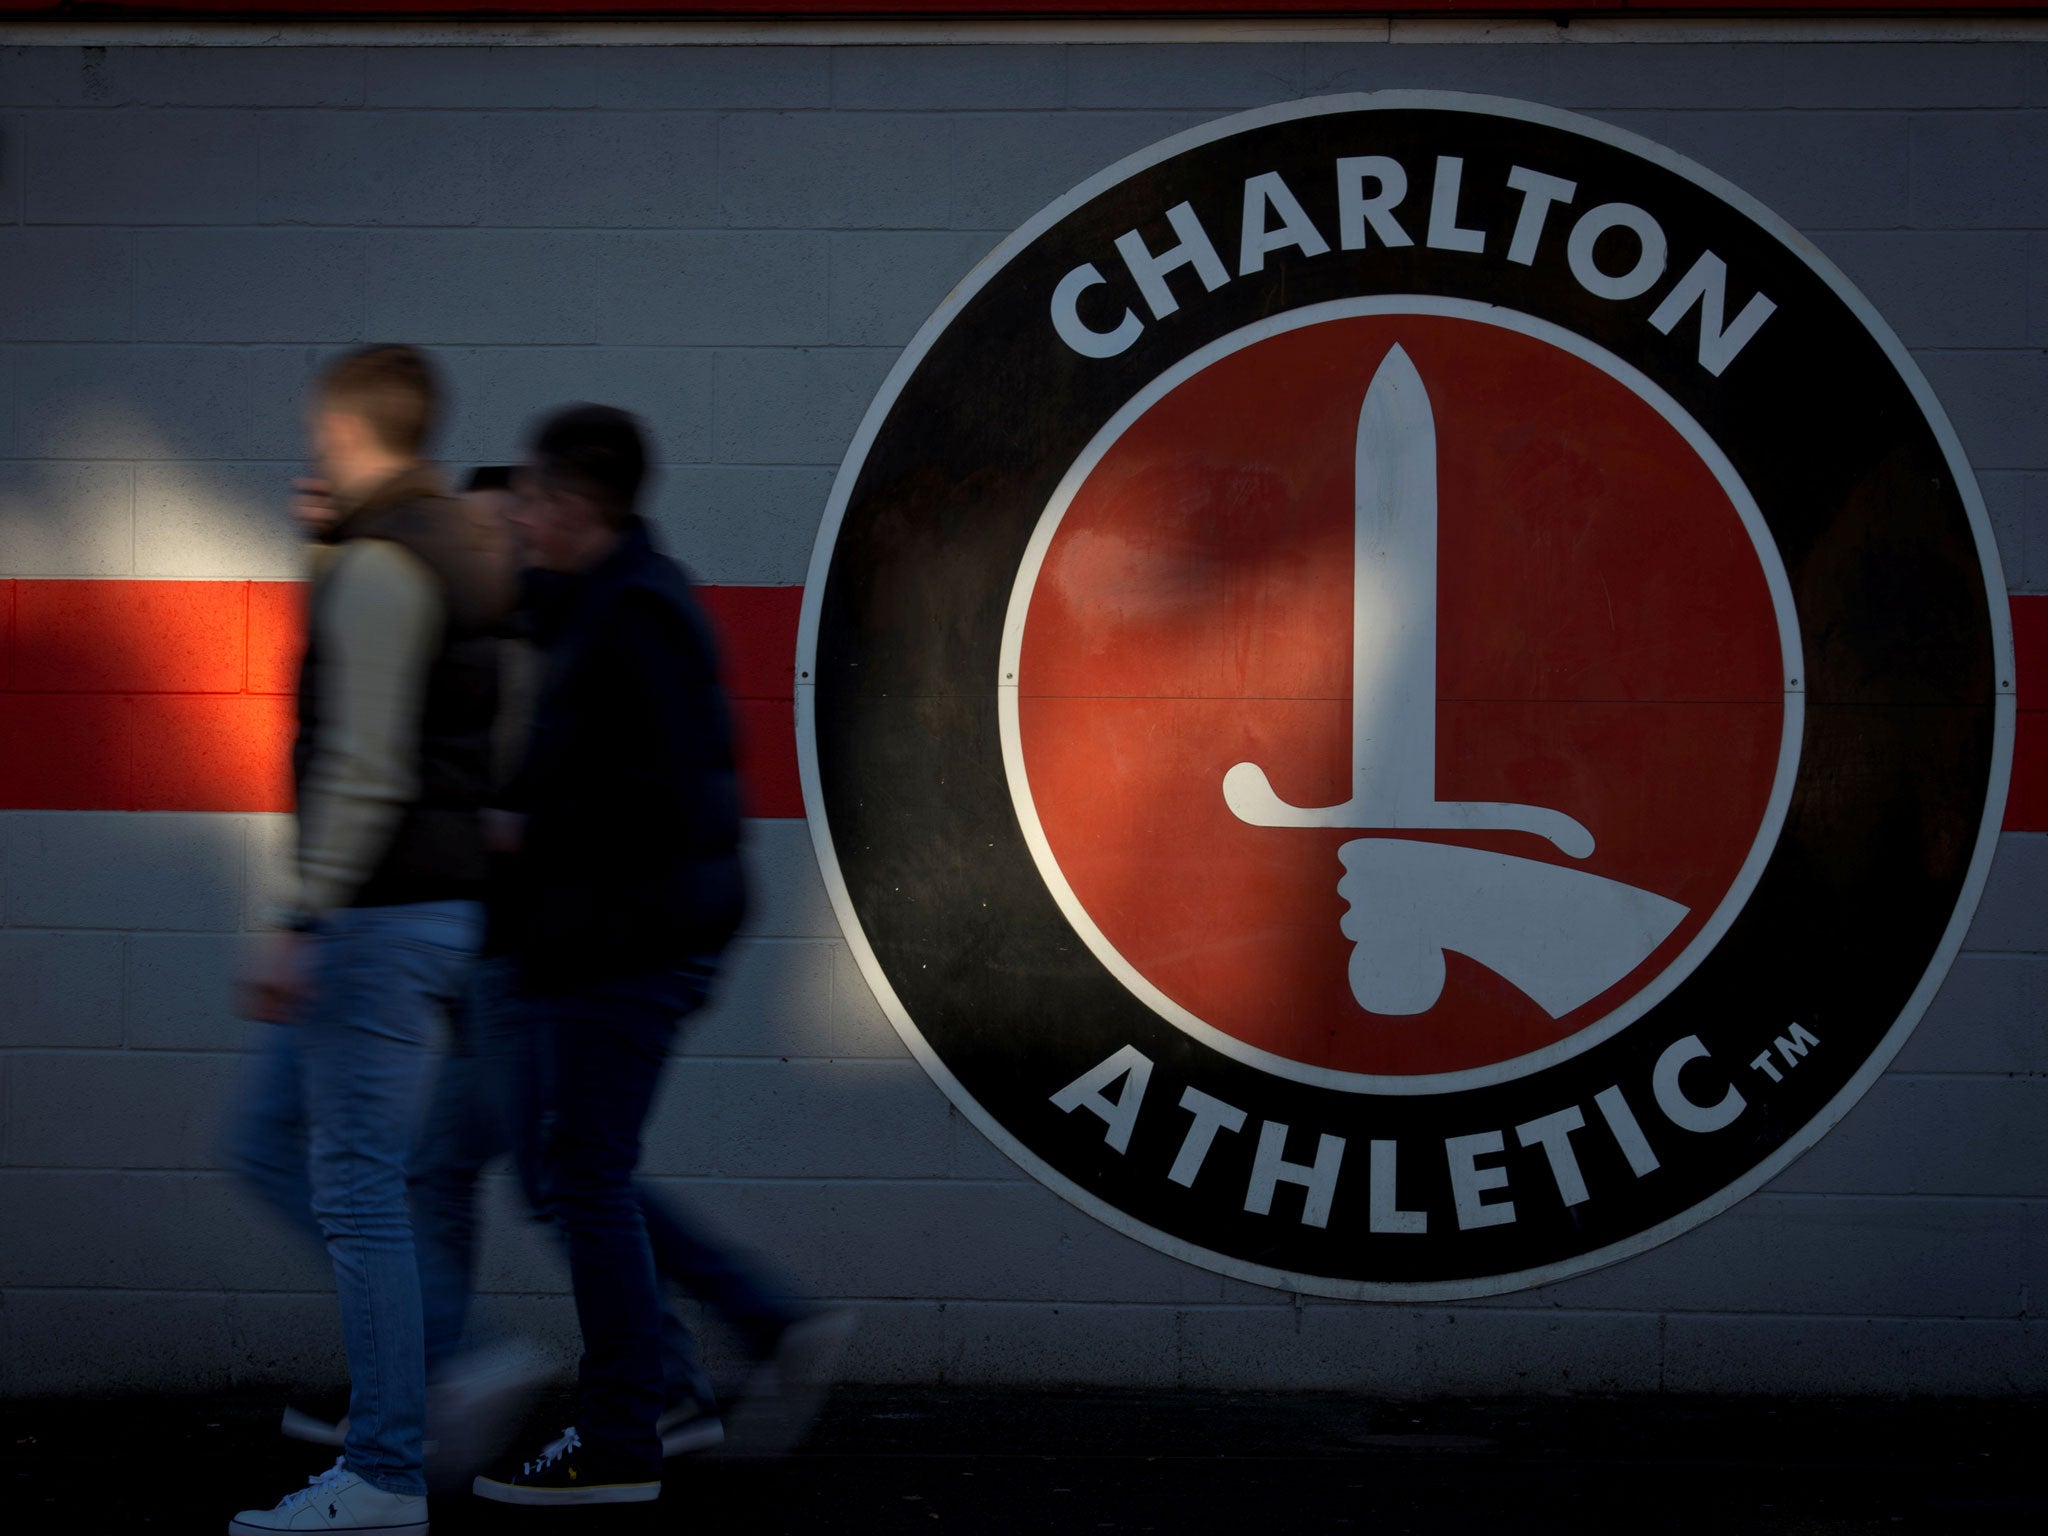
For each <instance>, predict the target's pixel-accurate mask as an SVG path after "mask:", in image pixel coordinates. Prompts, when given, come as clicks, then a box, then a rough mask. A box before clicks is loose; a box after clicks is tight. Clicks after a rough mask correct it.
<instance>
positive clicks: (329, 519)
mask: <svg viewBox="0 0 2048 1536" xmlns="http://www.w3.org/2000/svg"><path fill="white" fill-rule="evenodd" d="M292 521H294V522H295V523H297V524H298V525H299V531H300V532H301V533H303V534H305V535H306V537H307V538H309V539H317V538H319V537H320V535H321V534H323V533H325V532H326V531H327V530H328V528H329V527H331V526H332V525H333V523H334V487H333V486H332V485H330V484H328V482H327V481H325V480H313V479H305V480H294V481H293V482H292Z"/></svg>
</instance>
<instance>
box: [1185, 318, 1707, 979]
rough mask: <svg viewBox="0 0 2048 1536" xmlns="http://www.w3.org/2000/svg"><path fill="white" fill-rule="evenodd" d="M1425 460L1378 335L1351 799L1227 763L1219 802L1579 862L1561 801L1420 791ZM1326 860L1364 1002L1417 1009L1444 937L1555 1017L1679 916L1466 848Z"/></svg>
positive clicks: (1430, 568) (1432, 461) (1555, 869)
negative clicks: (1334, 869) (1336, 800)
mask: <svg viewBox="0 0 2048 1536" xmlns="http://www.w3.org/2000/svg"><path fill="white" fill-rule="evenodd" d="M1436 461H1437V449H1436V419H1435V416H1434V415H1433V414H1432V412H1431V410H1430V405H1429V396H1428V394H1427V393H1426V392H1425V390H1424V389H1423V385H1422V376H1421V375H1420V374H1419V373H1417V372H1416V371H1415V364H1414V363H1413V362H1411V361H1410V360H1409V357H1408V354H1407V353H1406V352H1404V351H1402V350H1401V348H1400V347H1398V346H1397V347H1394V348H1392V349H1391V350H1389V351H1388V353H1387V355H1386V357H1385V358H1384V359H1383V360H1382V361H1381V363H1380V366H1379V371H1378V372H1376V373H1375V374H1374V375H1373V379H1372V383H1371V384H1370V385H1369V386H1367V388H1366V392H1365V403H1364V405H1363V406H1362V407H1360V409H1359V412H1358V446H1357V460H1356V477H1355V480H1354V482H1353V485H1354V490H1353V545H1352V551H1353V561H1352V573H1353V574H1352V593H1351V798H1350V799H1349V800H1347V801H1345V802H1344V803H1343V804H1342V805H1330V806H1296V805H1290V804H1288V803H1287V802H1286V801H1284V800H1282V799H1281V798H1280V796H1279V795H1278V794H1276V793H1275V792H1274V790H1273V785H1272V781H1271V780H1270V779H1268V778H1267V776H1266V772H1265V770H1264V769H1263V768H1260V767H1259V766H1258V765H1257V764H1254V763H1239V764H1237V765H1236V766H1235V767H1233V768H1232V769H1231V770H1230V771H1229V772H1228V773H1226V774H1225V775H1224V776H1223V798H1224V802H1225V803H1226V804H1227V805H1228V806H1229V807H1230V809H1231V811H1232V812H1233V813H1234V814H1235V815H1236V816H1237V817H1238V819H1239V820H1241V821H1244V822H1247V823H1249V824H1250V825H1252V826H1255V827H1342V828H1356V829H1358V830H1361V831H1363V830H1367V829H1371V830H1373V831H1376V832H1528V833H1533V834H1534V835H1536V836H1538V837H1541V838H1545V839H1547V840H1548V841H1550V842H1551V843H1552V844H1554V845H1555V846H1556V847H1557V849H1558V851H1559V852H1561V853H1563V854H1565V855H1566V856H1567V857H1570V858H1574V859H1583V858H1585V857H1586V856H1587V855H1588V854H1590V853H1591V852H1592V851H1593V834H1592V833H1590V832H1588V831H1587V830H1586V829H1585V827H1583V826H1582V825H1580V824H1579V822H1577V821H1576V820H1574V819H1573V818H1572V817H1570V816H1568V815H1566V814H1565V813H1564V812H1562V811H1556V810H1550V809H1548V808H1546V807H1543V806H1537V805H1514V804H1509V803H1506V802H1501V801H1486V800H1439V799H1437V797H1436V635H1437V617H1436V597H1437V580H1436V566H1437V506H1436V502H1437V497H1436ZM1340 857H1341V858H1342V861H1343V864H1344V867H1345V870H1346V874H1345V876H1344V878H1343V879H1342V880H1341V881H1339V883H1338V887H1337V888H1338V892H1339V894H1340V895H1342V896H1343V897H1344V898H1345V899H1346V900H1347V901H1349V902H1350V903H1351V906H1352V910H1351V911H1350V912H1349V913H1348V914H1347V915H1346V917H1345V919H1344V924H1343V932H1344V936H1345V937H1346V938H1348V939H1351V940H1353V941H1354V943H1355V944H1356V946H1357V947H1356V948H1355V949H1354V950H1353V952H1352V958H1351V970H1350V976H1351V989H1352V993H1353V995H1354V996H1356V998H1357V999H1358V1002H1359V1005H1360V1006H1361V1007H1364V1008H1368V1009H1370V1010H1371V1011H1373V1012H1375V1013H1421V1012H1424V1011H1426V1010H1427V1009H1429V1008H1430V1007H1432V1006H1434V1004H1435V1002H1436V1000H1437V998H1438V996H1439V995H1440V994H1441V992H1442V989H1443V980H1444V962H1443V950H1444V949H1446V948H1450V949H1456V950H1458V951H1459V952H1460V953H1465V954H1470V955H1471V956H1472V957H1473V958H1474V959H1476V960H1478V961H1479V962H1480V963H1481V964H1483V965H1486V966H1488V968H1489V969H1492V970H1494V971H1497V972H1498V973H1499V974H1500V975H1502V976H1504V977H1506V978H1507V979H1508V980H1509V981H1511V982H1513V983H1514V984H1515V985H1516V986H1518V987H1520V988H1521V989H1522V990H1523V991H1524V992H1526V993H1528V994H1529V995H1530V996H1531V997H1533V998H1535V999H1536V1001H1537V1002H1538V1003H1540V1004H1542V1005H1543V1007H1544V1008H1545V1009H1546V1010H1547V1011H1549V1012H1550V1013H1551V1014H1552V1016H1553V1017H1561V1016H1562V1015H1563V1014H1565V1013H1568V1012H1570V1011H1571V1010H1572V1009H1573V1008H1576V1007H1578V1006H1580V1004H1582V1003H1584V1002H1586V1001H1589V1000H1590V999H1591V998H1593V997H1595V996H1597V995H1598V994H1599V993H1601V992H1603V991H1605V990H1606V989H1607V988H1608V987H1610V986H1612V985H1614V983H1615V982H1617V981H1619V980H1620V979H1621V978H1622V977H1623V976H1626V975H1627V974H1628V973H1629V972H1630V971H1632V970H1634V969H1635V968H1636V966H1638V965H1640V964H1641V963H1642V962H1643V960H1644V959H1646V958H1647V957H1648V956H1649V954H1650V952H1651V951H1652V950H1654V949H1655V948H1656V947H1657V946H1658V945H1659V944H1661V943H1662V942H1663V941H1664V939H1665V938H1666V937H1667V936H1668V935H1669V934H1670V933H1671V931H1672V930H1673V929H1675V928H1676V927H1677V926H1678V923H1679V922H1680V920H1681V919H1682V918H1683V917H1684V916H1685V912H1686V909H1685V908H1684V907H1682V906H1680V905H1678V904H1677V903H1675V902H1671V901H1666V900H1665V899H1664V898H1663V897H1661V896H1657V895H1653V894H1652V893H1650V892H1648V891H1642V890H1638V889H1637V888H1636V887H1634V886H1630V885H1623V884H1621V883H1620V882H1618V881H1613V880H1607V879H1604V878H1603V877H1601V876H1598V875H1593V874H1589V873H1586V872H1584V871H1580V870H1573V869H1569V868H1565V867H1563V866H1560V865H1554V864H1547V863H1543V862H1541V861H1540V860H1534V859H1523V858H1514V857H1511V856H1507V855H1501V854H1492V853H1486V852H1483V851H1481V850H1478V849H1472V848H1461V847H1456V846H1451V845H1445V844H1436V843H1417V842H1413V841H1410V840H1392V839H1388V838H1384V837H1374V838H1361V839H1358V840H1357V841H1354V842H1351V843H1347V844H1346V845H1345V846H1344V847H1343V849H1342V850H1341V851H1340ZM1397 903H1398V907H1397Z"/></svg>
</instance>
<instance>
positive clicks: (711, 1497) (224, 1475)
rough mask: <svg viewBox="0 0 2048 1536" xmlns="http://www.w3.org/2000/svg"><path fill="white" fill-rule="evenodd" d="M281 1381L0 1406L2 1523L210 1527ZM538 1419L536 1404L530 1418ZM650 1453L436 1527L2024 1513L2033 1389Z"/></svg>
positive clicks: (895, 1402)
mask: <svg viewBox="0 0 2048 1536" xmlns="http://www.w3.org/2000/svg"><path fill="white" fill-rule="evenodd" d="M280 1401H281V1399H280V1396H279V1395H278V1394H276V1393H272V1392H267V1393H263V1394H260V1395H255V1394H252V1395H246V1396H237V1397H214V1398H183V1399H137V1398H125V1399H114V1400H100V1401H61V1402H27V1403H12V1404H5V1405H0V1428H4V1440H0V1459H4V1473H5V1478H6V1489H5V1494H4V1496H0V1528H4V1530H5V1531H7V1532H8V1533H9V1536H31V1533H41V1532H44V1531H51V1532H56V1531H63V1532H83V1533H87V1536H99V1533H102V1532H105V1533H116V1532H122V1531H131V1530H142V1531H152V1532H155V1531H164V1532H185V1531H192V1532H206V1533H219V1532H222V1531H224V1530H225V1529H226V1522H227V1519H228V1516H229V1515H230V1514H232V1513H233V1512H234V1511H235V1510H236V1509H237V1508H240V1507H243V1506H246V1505H258V1504H260V1505H267V1504H270V1503H272V1502H274V1501H275V1500H276V1498H277V1497H278V1496H279V1495H281V1494H282V1493H284V1492H285V1491H286V1490H287V1489H288V1488H290V1487H293V1486H295V1485H296V1484H297V1483H298V1482H299V1480H300V1479H302V1478H304V1477H305V1476H306V1475H307V1474H308V1473H310V1472H313V1471H316V1470H318V1469H319V1468H320V1467H322V1466H325V1465H326V1464H327V1463H328V1462H329V1461H330V1460H331V1459H332V1458H331V1453H325V1454H323V1453H321V1452H319V1451H318V1450H316V1449H313V1448H309V1447H306V1446H302V1445H294V1444H292V1443H290V1442H288V1441H285V1440H282V1439H280V1438H279V1437H278V1436H277V1434H276V1432H275V1427H274V1426H275V1424H276V1416H277V1412H278V1408H279V1404H280ZM561 1415H562V1409H561V1408H560V1407H559V1406H551V1405H544V1408H543V1411H542V1412H541V1413H540V1414H539V1415H537V1416H536V1418H535V1420H534V1424H535V1427H536V1428H537V1429H543V1430H545V1429H550V1428H551V1427H552V1426H553V1425H554V1424H556V1423H558V1422H561ZM542 1438H544V1436H542ZM670 1467H671V1472H670V1475H669V1478H668V1481H667V1485H666V1488H665V1491H664V1497H663V1499H662V1501H661V1502H660V1503H659V1504H657V1505H651V1506H641V1507H639V1508H637V1509H627V1510H621V1511H616V1512H612V1513H611V1514H610V1515H609V1516H591V1515H584V1514H569V1515H564V1514H561V1513H559V1512H555V1511H525V1510H516V1509H506V1508H504V1507H503V1506H498V1505H490V1504H484V1503H481V1502H479V1501H477V1500H474V1499H468V1498H460V1497H456V1498H448V1499H440V1500H437V1501H436V1502H435V1504H434V1508H433V1519H434V1530H435V1532H436V1536H464V1533H477V1532H493V1533H495V1532H505V1533H519V1532H528V1531H535V1532H538V1531H543V1530H545V1531H551V1532H569V1533H572V1536H573V1533H582V1532H618V1533H620V1536H629V1533H631V1536H637V1533H642V1532H649V1533H651V1532H672V1531H674V1532H681V1531H688V1532H693V1533H694V1532H699V1531H744V1532H749V1533H754V1532H759V1533H774V1532H795V1533H806V1536H808V1533H831V1532H870V1531H878V1532H916V1533H926V1536H929V1533H939V1532H945V1531H953V1532H961V1533H971V1536H1003V1533H1009V1532H1025V1531H1034V1532H1035V1531H1060V1532H1066V1531H1073V1532H1095V1531H1106V1532H1114V1533H1136V1532H1147V1531H1154V1532H1161V1533H1169V1532H1170V1533H1186V1532H1210V1531H1215V1532H1230V1533H1239V1532H1246V1531H1252V1532H1268V1531H1271V1532H1280V1533H1292V1532H1320V1531H1331V1532H1350V1531H1357V1532H1384V1533H1389V1536H1392V1533H1404V1532H1413V1533H1418V1536H1419V1533H1438V1532H1459V1533H1463V1532H1473V1533H1479V1536H1522V1533H1545V1536H1547V1533H1551V1532H1557V1533H1565V1532H1570V1533H1573V1536H1579V1533H1585V1532H1596V1533H1599V1532H1607V1531H1617V1532H1627V1533H1637V1532H1657V1533H1662V1532H1675V1533H1686V1536H1691V1533H1700V1536H1709V1533H1712V1536H1720V1533H1724V1532H1727V1533H1750V1532H1757V1533H1765V1532H1768V1533H1774V1536H1776V1533H1785V1536H1790V1533H1800V1536H1823V1533H1829V1536H1832V1533H1839V1532H1863V1531H1883V1532H1940V1533H1948V1532H1956V1533H1965V1532H1977V1531H1986V1532H2006V1531H2013V1532H2017V1531H2034V1532H2041V1531H2044V1530H2048V1401H2032V1402H2017V1403H2015V1402H1957V1401H1942V1400H1933V1399H1916V1400H1909V1401H1902V1402H1871V1401H1863V1400H1857V1401H1846V1402H1828V1401H1811V1400H1800V1401H1763V1400H1757V1399H1740V1398H1712V1399H1706V1398H1692V1399H1677V1398H1608V1399H1583V1398H1582V1399H1571V1400H1537V1401H1532V1400H1523V1401H1514V1402H1485V1401H1460V1402H1429V1403H1412V1404H1402V1403H1384V1402H1364V1401H1360V1400H1357V1399H1354V1398H1348V1397H1339V1396H1331V1395H1325V1394H1314V1395H1309V1394H1300V1395H1277V1394H1270V1393H1259V1394H1252V1393H1167V1392H1102V1391H1087V1392H1050V1391H1038V1392H1026V1391H988V1390H980V1391H977V1390H972V1389H963V1388H931V1389H906V1388H887V1389H883V1388H843V1389H841V1391H840V1392H839V1393H838V1395H837V1396H836V1397H835V1398H834V1400H833V1402H832V1405H831V1406H830V1407H829V1408H828V1409H827V1411H826V1414H825V1416H824V1418H823V1419H822V1420H821V1421H820V1423H819V1425H818V1429H817V1431H816V1433H815V1434H814V1435H813V1437H812V1439H811V1442H810V1444H809V1446H808V1447H807V1448H806V1449H805V1450H804V1451H802V1452H801V1453H799V1454H798V1455H795V1456H792V1457H788V1458H785V1459H783V1460H779V1461H746V1460H740V1459H725V1460H706V1459H694V1460H684V1461H679V1462H671V1463H670Z"/></svg>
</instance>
